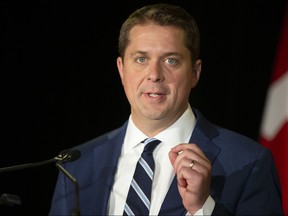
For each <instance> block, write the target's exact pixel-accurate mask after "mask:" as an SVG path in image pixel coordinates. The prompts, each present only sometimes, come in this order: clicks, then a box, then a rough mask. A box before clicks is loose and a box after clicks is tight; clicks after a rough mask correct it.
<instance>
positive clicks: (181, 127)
mask: <svg viewBox="0 0 288 216" xmlns="http://www.w3.org/2000/svg"><path fill="white" fill-rule="evenodd" d="M195 122H196V121H195V115H194V113H193V111H192V109H191V106H190V104H188V108H187V109H186V111H185V112H184V113H183V114H182V116H180V118H179V119H178V120H177V121H176V122H175V123H174V124H172V125H171V126H170V127H168V128H167V129H165V130H163V131H161V132H160V133H159V134H157V135H156V136H155V138H157V139H159V140H161V141H162V142H163V143H165V145H168V146H170V147H173V146H175V145H177V144H179V143H187V142H188V141H189V139H190V137H191V134H192V131H193V128H194V126H195ZM145 138H147V136H146V135H145V134H144V133H143V132H142V131H140V130H139V129H138V128H137V127H136V125H135V124H134V122H133V120H132V118H131V115H130V117H129V120H128V126H127V131H126V136H125V140H124V143H125V145H124V146H125V148H126V149H131V148H134V147H136V146H137V145H138V144H139V143H140V142H141V141H142V140H144V139H145Z"/></svg>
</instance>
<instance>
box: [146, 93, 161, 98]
mask: <svg viewBox="0 0 288 216" xmlns="http://www.w3.org/2000/svg"><path fill="white" fill-rule="evenodd" d="M148 95H149V96H150V97H153V98H156V97H160V96H161V95H163V94H161V93H148Z"/></svg>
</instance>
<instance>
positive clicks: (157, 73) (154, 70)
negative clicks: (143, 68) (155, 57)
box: [147, 63, 164, 82]
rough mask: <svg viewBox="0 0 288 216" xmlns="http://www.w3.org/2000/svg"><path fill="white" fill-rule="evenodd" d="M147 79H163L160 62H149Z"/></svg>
mask: <svg viewBox="0 0 288 216" xmlns="http://www.w3.org/2000/svg"><path fill="white" fill-rule="evenodd" d="M147 79H148V80H150V81H153V82H161V81H163V80H164V74H163V68H161V65H160V64H158V63H153V64H150V66H149V68H148V76H147Z"/></svg>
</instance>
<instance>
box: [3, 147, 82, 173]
mask: <svg viewBox="0 0 288 216" xmlns="http://www.w3.org/2000/svg"><path fill="white" fill-rule="evenodd" d="M78 158H80V151H79V150H76V149H73V150H64V151H62V152H60V154H59V155H58V156H56V157H54V158H51V159H49V160H45V161H41V162H36V163H26V164H21V165H16V166H9V167H3V168H0V173H3V172H9V171H14V170H20V169H26V168H32V167H38V166H44V165H48V164H51V163H56V162H61V163H66V162H70V161H75V160H77V159H78Z"/></svg>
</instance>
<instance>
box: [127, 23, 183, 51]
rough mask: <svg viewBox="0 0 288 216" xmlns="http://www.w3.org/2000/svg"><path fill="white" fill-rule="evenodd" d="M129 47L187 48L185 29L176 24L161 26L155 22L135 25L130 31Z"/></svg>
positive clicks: (151, 48) (152, 48)
mask: <svg viewBox="0 0 288 216" xmlns="http://www.w3.org/2000/svg"><path fill="white" fill-rule="evenodd" d="M129 40H130V42H129V45H128V47H127V49H141V50H142V49H144V50H145V49H150V50H157V49H161V50H163V49H167V50H170V51H177V50H178V51H180V50H182V51H183V49H186V46H185V35H184V31H183V30H182V29H181V28H179V27H175V26H160V25H157V24H153V23H148V24H142V25H136V26H134V27H133V28H132V29H131V31H130V37H129Z"/></svg>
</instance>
